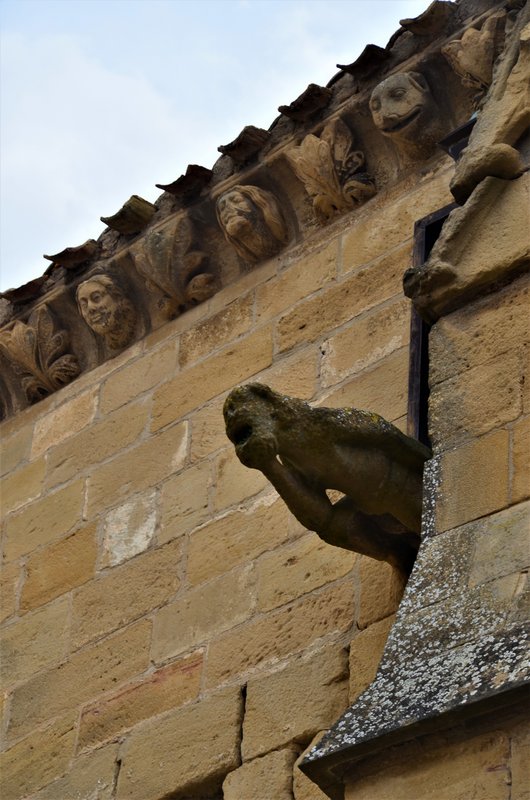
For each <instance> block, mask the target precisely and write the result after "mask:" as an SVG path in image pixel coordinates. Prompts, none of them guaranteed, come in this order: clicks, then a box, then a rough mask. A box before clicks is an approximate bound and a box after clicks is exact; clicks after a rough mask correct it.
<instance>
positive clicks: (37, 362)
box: [0, 305, 81, 403]
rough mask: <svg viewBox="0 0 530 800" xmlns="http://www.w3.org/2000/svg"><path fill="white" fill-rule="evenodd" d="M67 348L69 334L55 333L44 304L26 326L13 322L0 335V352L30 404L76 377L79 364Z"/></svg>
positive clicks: (53, 323) (57, 331)
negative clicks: (17, 379) (9, 365)
mask: <svg viewBox="0 0 530 800" xmlns="http://www.w3.org/2000/svg"><path fill="white" fill-rule="evenodd" d="M68 348H69V341H68V335H67V333H66V331H64V330H57V327H56V323H55V321H54V318H53V316H52V312H51V311H50V309H49V308H48V306H47V305H42V306H40V307H39V308H37V309H36V310H35V311H33V313H32V314H31V315H30V317H29V320H28V322H27V323H25V322H21V321H20V320H16V321H15V322H13V323H11V324H10V325H9V326H8V327H7V328H5V329H4V330H3V331H2V332H1V333H0V351H1V352H2V353H3V355H4V356H5V357H6V358H7V360H8V361H9V362H10V364H11V365H12V367H13V371H14V373H15V374H16V375H17V376H18V378H19V379H20V384H21V386H22V389H23V392H24V394H25V396H26V398H27V400H28V401H29V402H30V403H36V402H37V401H38V400H41V399H42V398H43V397H46V396H47V395H49V394H52V392H55V391H56V390H57V389H60V388H61V386H65V385H66V384H67V383H70V381H72V380H73V379H74V378H76V377H77V376H78V375H79V373H80V371H81V370H80V367H79V363H78V361H77V359H76V357H75V356H74V355H72V354H71V353H69V352H68Z"/></svg>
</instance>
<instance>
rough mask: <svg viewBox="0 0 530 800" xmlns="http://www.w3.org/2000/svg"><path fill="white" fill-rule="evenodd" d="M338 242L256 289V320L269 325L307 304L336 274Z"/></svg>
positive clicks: (302, 260) (304, 259) (312, 254)
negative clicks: (310, 296) (286, 313)
mask: <svg viewBox="0 0 530 800" xmlns="http://www.w3.org/2000/svg"><path fill="white" fill-rule="evenodd" d="M337 254H338V240H335V241H333V242H331V243H330V244H329V245H328V246H327V247H325V248H324V249H323V250H319V251H318V252H316V253H310V254H309V255H307V256H304V257H303V258H302V259H301V260H299V261H297V262H295V264H293V265H292V266H290V267H287V268H286V269H285V270H283V272H281V273H280V274H279V275H278V276H277V277H274V278H271V280H270V281H267V283H265V284H263V285H262V286H260V287H258V289H256V316H257V320H258V321H259V322H266V321H268V320H270V319H272V318H273V317H276V316H278V314H281V313H282V312H283V311H285V310H286V309H288V308H291V306H293V305H294V304H295V303H297V302H298V301H299V300H305V298H306V297H308V296H309V295H310V294H313V292H316V291H318V290H319V289H321V288H322V286H324V285H325V284H326V283H329V281H331V280H333V279H334V278H335V277H336V274H337ZM279 391H280V390H279Z"/></svg>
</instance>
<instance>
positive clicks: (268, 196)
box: [216, 185, 288, 264]
mask: <svg viewBox="0 0 530 800" xmlns="http://www.w3.org/2000/svg"><path fill="white" fill-rule="evenodd" d="M216 213H217V220H218V222H219V225H220V227H221V230H222V231H223V233H224V235H225V238H226V240H227V241H228V242H230V244H231V245H232V246H233V247H234V249H235V250H236V252H237V253H238V255H239V256H240V257H241V258H242V259H243V261H245V262H246V263H249V264H255V263H257V262H258V261H264V260H265V259H266V258H271V257H272V256H274V255H276V253H278V252H279V251H280V250H281V249H282V248H283V246H284V245H285V244H286V243H287V240H288V231H287V225H286V222H285V219H284V216H283V214H282V212H281V209H280V206H279V204H278V201H277V200H276V198H275V197H274V195H273V194H272V193H271V192H268V191H266V190H265V189H260V188H258V187H257V186H243V185H239V186H233V187H232V188H231V189H229V190H228V191H227V192H225V193H224V194H222V195H221V196H220V197H219V198H218V200H217V204H216Z"/></svg>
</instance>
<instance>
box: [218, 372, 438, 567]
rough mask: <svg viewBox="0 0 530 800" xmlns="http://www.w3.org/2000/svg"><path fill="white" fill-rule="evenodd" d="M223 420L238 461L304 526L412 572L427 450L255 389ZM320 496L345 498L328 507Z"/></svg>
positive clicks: (229, 407) (367, 418)
mask: <svg viewBox="0 0 530 800" xmlns="http://www.w3.org/2000/svg"><path fill="white" fill-rule="evenodd" d="M224 417H225V423H226V432H227V435H228V437H229V439H230V440H231V441H232V442H233V443H234V445H235V449H236V454H237V456H238V458H239V460H240V461H241V462H242V463H243V464H245V465H246V466H247V467H251V468H253V469H259V470H261V471H262V472H263V473H264V475H266V477H267V478H268V479H269V480H270V481H271V483H272V484H273V485H274V487H275V488H276V490H277V491H278V492H279V494H280V495H281V496H282V498H283V499H284V501H285V502H286V504H287V505H288V507H289V509H290V510H291V511H292V513H293V514H294V515H295V516H296V517H297V519H298V520H299V521H300V522H301V523H302V524H303V525H305V527H307V528H309V529H310V530H314V531H316V532H317V533H318V534H319V536H321V538H322V539H324V540H325V541H327V542H328V543H330V544H333V545H336V546H338V547H344V548H345V549H348V550H355V551H356V552H359V553H363V554H364V555H368V556H371V557H372V558H376V559H378V560H382V561H388V562H390V563H391V564H393V565H394V566H396V567H398V568H400V569H402V570H404V571H410V569H411V567H412V564H413V563H414V558H415V554H416V551H417V549H418V546H419V531H420V524H421V503H422V473H423V464H424V462H425V460H426V459H427V458H428V457H429V451H428V449H427V448H426V447H424V446H423V445H422V444H420V443H419V442H417V441H416V440H415V439H411V438H410V437H408V436H405V435H404V434H402V433H401V432H400V431H399V430H398V429H397V428H395V427H394V426H393V425H391V424H390V423H389V422H386V420H384V419H383V418H382V417H379V416H378V415H377V414H372V413H369V412H367V411H358V410H356V409H353V408H342V409H332V408H311V406H309V405H308V404H307V403H305V402H303V401H301V400H296V399H294V398H290V397H284V396H282V395H280V394H278V393H276V392H274V391H273V390H272V389H270V388H269V387H268V386H263V385H261V384H258V383H254V384H248V385H247V386H242V387H238V388H236V389H234V390H233V391H232V392H231V393H230V394H229V396H228V398H227V400H226V402H225V406H224ZM327 489H336V490H338V491H340V492H342V493H343V494H344V495H345V496H344V497H343V498H342V499H341V500H339V501H338V502H337V503H335V504H332V502H331V501H330V500H329V498H328V496H327V494H326V490H327Z"/></svg>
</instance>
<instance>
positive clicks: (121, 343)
mask: <svg viewBox="0 0 530 800" xmlns="http://www.w3.org/2000/svg"><path fill="white" fill-rule="evenodd" d="M76 299H77V306H78V308H79V312H80V314H81V316H82V317H83V319H84V320H85V322H86V324H87V325H88V326H89V328H91V329H92V330H93V331H94V333H96V334H97V335H98V336H101V337H103V339H104V340H105V342H106V344H107V345H108V346H109V347H110V349H111V350H117V349H119V348H122V347H126V346H127V345H128V344H129V343H130V342H131V340H132V338H133V336H134V329H135V325H136V311H135V309H134V306H133V305H132V303H131V301H130V300H129V299H128V298H127V297H126V295H125V292H124V291H123V289H122V288H121V286H119V285H118V284H117V283H116V282H115V281H114V280H113V279H112V278H110V277H109V276H108V275H94V276H93V277H92V278H89V279H88V280H86V281H83V283H80V284H79V286H78V287H77V292H76Z"/></svg>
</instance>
